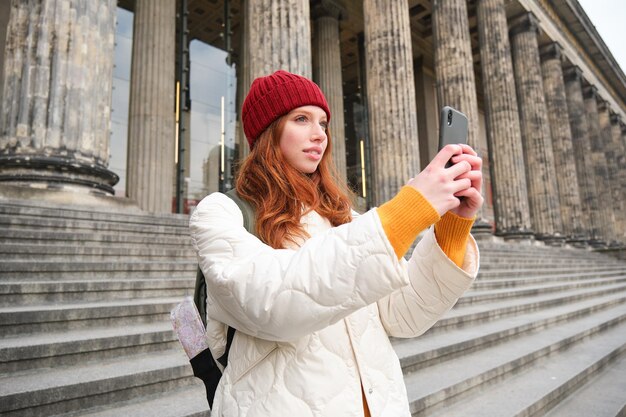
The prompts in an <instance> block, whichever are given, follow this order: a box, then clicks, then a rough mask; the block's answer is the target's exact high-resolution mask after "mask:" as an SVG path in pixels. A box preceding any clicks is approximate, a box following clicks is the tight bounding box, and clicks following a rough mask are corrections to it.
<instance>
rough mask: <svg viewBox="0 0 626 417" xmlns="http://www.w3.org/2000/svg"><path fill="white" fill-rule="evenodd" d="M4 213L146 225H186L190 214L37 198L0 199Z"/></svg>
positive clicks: (1, 212)
mask: <svg viewBox="0 0 626 417" xmlns="http://www.w3.org/2000/svg"><path fill="white" fill-rule="evenodd" d="M0 215H5V216H10V217H25V218H27V217H39V218H61V219H75V220H89V221H94V222H98V221H102V222H106V221H111V222H119V221H122V222H127V223H137V224H145V225H166V226H181V225H183V226H184V225H186V224H187V222H188V221H189V216H188V215H186V214H175V213H162V214H156V213H146V212H142V211H140V210H134V211H132V210H129V209H128V208H127V207H124V208H121V209H114V208H106V207H96V206H85V207H80V206H68V205H64V204H55V203H52V202H50V201H46V202H42V203H35V202H33V201H19V200H12V201H9V200H6V199H1V200H0Z"/></svg>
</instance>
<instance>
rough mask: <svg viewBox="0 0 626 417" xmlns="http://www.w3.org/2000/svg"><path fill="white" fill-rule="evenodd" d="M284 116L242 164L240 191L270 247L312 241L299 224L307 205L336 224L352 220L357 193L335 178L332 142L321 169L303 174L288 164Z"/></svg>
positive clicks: (237, 183)
mask: <svg viewBox="0 0 626 417" xmlns="http://www.w3.org/2000/svg"><path fill="white" fill-rule="evenodd" d="M285 121H286V119H285V117H284V116H283V117H281V118H279V119H277V120H275V121H274V122H273V123H272V124H271V125H270V126H269V127H268V128H267V129H265V131H263V133H261V135H260V136H259V138H258V139H257V140H256V141H255V144H254V147H253V148H252V150H251V151H250V154H249V155H248V157H247V158H246V159H245V160H244V161H243V163H242V165H241V168H240V169H239V173H238V175H237V180H236V184H235V187H236V189H237V193H238V194H239V195H240V196H241V197H242V198H244V199H246V200H248V201H249V202H250V203H251V204H252V205H253V206H254V207H255V209H256V233H257V236H258V237H259V239H261V240H262V241H263V242H265V243H266V244H268V245H269V246H271V247H273V248H276V249H281V248H285V244H286V243H287V242H288V241H291V242H296V238H297V237H308V236H307V233H306V232H305V230H304V229H303V227H302V224H301V223H300V218H301V217H302V215H303V214H305V212H303V208H304V207H306V208H307V210H309V211H313V210H314V211H316V212H318V213H319V214H320V215H321V216H323V217H325V218H327V219H328V220H329V221H330V223H331V224H332V225H333V226H339V225H341V224H344V223H348V222H349V221H350V220H352V215H351V200H350V197H349V196H351V195H352V194H351V192H350V191H349V190H348V187H347V186H346V185H345V184H340V182H339V181H338V180H337V179H336V178H337V175H336V170H335V165H334V163H333V162H332V155H331V149H332V146H331V138H330V133H329V132H328V131H327V137H328V146H327V147H326V151H325V152H324V155H323V156H322V160H321V161H320V164H319V165H318V167H317V170H316V171H315V172H314V173H312V174H304V173H302V172H300V171H298V170H297V169H295V168H294V167H292V166H291V164H289V163H288V162H287V161H286V160H285V158H284V156H283V154H282V152H281V151H280V147H279V143H280V137H281V134H282V131H283V127H284V125H285Z"/></svg>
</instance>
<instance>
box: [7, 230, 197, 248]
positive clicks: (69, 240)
mask: <svg viewBox="0 0 626 417" xmlns="http://www.w3.org/2000/svg"><path fill="white" fill-rule="evenodd" d="M86 242H93V243H99V244H107V245H112V246H113V245H116V244H136V245H149V246H150V247H158V246H166V247H174V248H186V247H189V248H191V239H190V237H189V233H188V232H185V231H182V230H181V232H180V233H178V234H174V235H162V236H159V238H158V239H155V236H154V235H152V234H150V233H141V234H139V233H137V234H127V233H120V232H97V233H95V232H89V231H83V232H74V231H65V230H57V231H55V230H34V229H33V230H31V229H22V230H13V229H9V230H3V231H2V235H0V243H4V244H11V243H22V244H41V243H45V244H48V245H61V246H64V245H68V244H77V243H78V244H81V243H86Z"/></svg>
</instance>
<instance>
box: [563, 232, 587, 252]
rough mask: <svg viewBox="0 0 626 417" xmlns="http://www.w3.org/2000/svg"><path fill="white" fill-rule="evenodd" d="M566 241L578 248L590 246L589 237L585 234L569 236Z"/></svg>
mask: <svg viewBox="0 0 626 417" xmlns="http://www.w3.org/2000/svg"><path fill="white" fill-rule="evenodd" d="M565 243H566V244H568V245H572V246H573V247H575V248H577V249H586V248H588V247H589V238H588V237H587V236H583V235H576V236H569V237H567V238H565Z"/></svg>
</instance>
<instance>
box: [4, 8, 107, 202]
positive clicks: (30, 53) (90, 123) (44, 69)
mask: <svg viewBox="0 0 626 417" xmlns="http://www.w3.org/2000/svg"><path fill="white" fill-rule="evenodd" d="M116 4H117V2H116V1H114V0H106V1H98V2H93V1H87V0H83V1H74V2H67V1H66V2H57V1H52V0H39V1H33V2H23V1H17V0H14V1H13V2H12V3H11V11H10V17H9V27H8V29H7V37H6V45H5V48H6V49H5V60H4V72H3V74H4V81H3V86H4V87H3V89H4V90H3V94H2V106H0V108H2V114H0V181H1V182H5V183H17V184H21V185H34V184H47V185H48V186H53V187H64V188H70V189H74V190H78V191H95V192H99V193H108V194H113V185H114V184H115V183H116V182H117V181H118V179H119V178H118V176H117V175H115V174H114V173H112V172H110V171H109V170H107V168H106V167H107V165H108V160H109V134H110V128H111V91H112V82H113V39H114V34H115V18H116ZM0 42H1V41H0Z"/></svg>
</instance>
